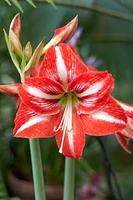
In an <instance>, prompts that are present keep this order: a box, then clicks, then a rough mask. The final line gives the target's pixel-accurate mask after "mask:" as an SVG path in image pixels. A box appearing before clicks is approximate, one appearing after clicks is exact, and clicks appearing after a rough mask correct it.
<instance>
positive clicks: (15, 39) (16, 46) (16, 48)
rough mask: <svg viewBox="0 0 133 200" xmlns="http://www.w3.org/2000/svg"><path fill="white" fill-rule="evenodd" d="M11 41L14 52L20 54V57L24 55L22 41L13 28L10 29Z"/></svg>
mask: <svg viewBox="0 0 133 200" xmlns="http://www.w3.org/2000/svg"><path fill="white" fill-rule="evenodd" d="M9 42H10V44H11V47H12V50H13V52H15V54H16V55H18V56H19V57H22V46H21V43H20V41H19V38H18V37H17V35H16V34H15V33H14V32H13V31H12V30H10V37H9Z"/></svg>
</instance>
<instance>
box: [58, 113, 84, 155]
mask: <svg viewBox="0 0 133 200" xmlns="http://www.w3.org/2000/svg"><path fill="white" fill-rule="evenodd" d="M62 115H63V113H61V114H60V116H59V119H58V121H61V118H62ZM56 141H57V145H58V147H59V152H60V153H62V154H63V155H64V156H66V157H70V158H78V159H80V157H81V156H82V151H83V148H84V145H85V134H84V129H83V126H82V123H81V120H80V118H79V115H78V114H77V113H76V111H75V110H74V111H73V115H72V129H71V130H69V131H68V130H66V131H65V132H63V130H62V129H60V130H58V131H57V133H56Z"/></svg>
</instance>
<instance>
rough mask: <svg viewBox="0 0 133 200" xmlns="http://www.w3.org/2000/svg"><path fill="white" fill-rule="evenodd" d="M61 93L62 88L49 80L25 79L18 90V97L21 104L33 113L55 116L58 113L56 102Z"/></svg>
mask: <svg viewBox="0 0 133 200" xmlns="http://www.w3.org/2000/svg"><path fill="white" fill-rule="evenodd" d="M63 91H64V90H63V88H62V86H61V85H60V84H59V83H57V82H55V81H53V80H51V79H48V78H44V77H34V78H29V77H27V78H26V79H25V82H24V84H23V85H22V86H21V87H20V88H19V95H20V98H21V100H22V102H23V103H25V104H27V105H28V106H29V107H30V108H31V109H33V110H34V112H36V113H37V114H42V115H45V114H56V113H58V112H59V111H60V108H59V105H58V100H59V98H60V97H59V95H60V94H62V92H63Z"/></svg>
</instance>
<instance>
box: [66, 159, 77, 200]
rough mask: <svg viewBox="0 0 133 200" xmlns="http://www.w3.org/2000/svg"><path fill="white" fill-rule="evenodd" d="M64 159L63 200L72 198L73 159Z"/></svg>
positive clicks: (73, 179) (73, 180)
mask: <svg viewBox="0 0 133 200" xmlns="http://www.w3.org/2000/svg"><path fill="white" fill-rule="evenodd" d="M65 159H66V160H65V176H64V195H63V200H74V185H75V184H74V182H75V160H74V159H71V158H67V157H66V158H65Z"/></svg>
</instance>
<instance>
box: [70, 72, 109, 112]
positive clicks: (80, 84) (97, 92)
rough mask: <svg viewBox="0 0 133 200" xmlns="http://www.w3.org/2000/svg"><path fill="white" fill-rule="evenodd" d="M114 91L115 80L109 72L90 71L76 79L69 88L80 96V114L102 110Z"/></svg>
mask: <svg viewBox="0 0 133 200" xmlns="http://www.w3.org/2000/svg"><path fill="white" fill-rule="evenodd" d="M112 89H113V78H112V76H111V75H110V74H109V73H108V72H107V71H105V72H97V71H89V72H88V73H85V74H82V75H80V76H78V77H77V78H75V79H74V80H73V81H72V82H71V83H70V84H69V87H68V91H73V92H74V93H76V95H77V96H78V100H79V106H78V108H77V109H78V113H79V114H81V113H90V112H94V111H96V110H97V109H99V108H101V107H102V106H103V105H104V104H105V103H106V101H107V100H108V98H109V95H110V92H111V91H112Z"/></svg>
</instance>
